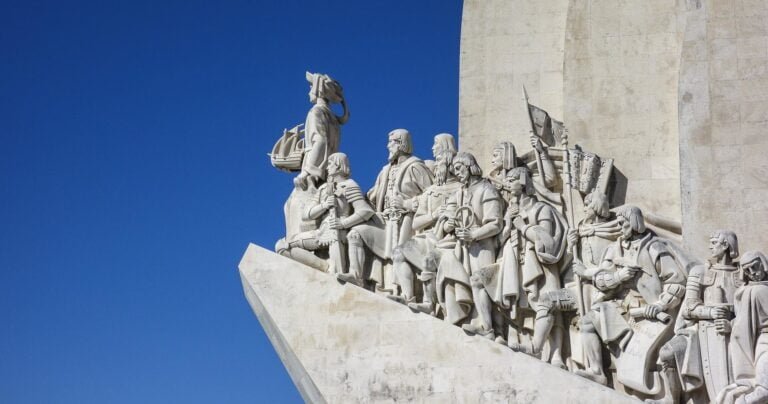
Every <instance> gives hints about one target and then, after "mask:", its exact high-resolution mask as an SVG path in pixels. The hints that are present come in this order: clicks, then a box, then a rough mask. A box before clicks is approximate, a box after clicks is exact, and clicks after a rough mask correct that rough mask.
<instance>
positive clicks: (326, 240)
mask: <svg viewBox="0 0 768 404" xmlns="http://www.w3.org/2000/svg"><path fill="white" fill-rule="evenodd" d="M325 170H326V173H324V175H325V174H327V181H326V182H325V183H324V184H323V185H321V186H320V188H319V189H318V190H317V193H316V194H315V199H314V200H313V201H312V203H311V204H310V205H309V207H308V208H307V210H306V212H304V220H315V219H320V220H321V224H320V228H319V229H317V230H310V231H306V232H302V233H299V234H298V235H297V236H295V237H293V238H292V239H291V240H290V241H288V242H286V241H285V240H280V242H278V253H280V254H282V255H285V256H288V257H290V258H293V259H294V260H296V261H299V262H301V263H303V264H306V265H308V266H311V267H314V268H316V269H320V270H323V271H325V270H327V271H328V272H330V273H334V274H338V273H342V272H344V271H346V267H347V266H346V243H347V239H346V229H348V228H350V227H352V226H355V225H357V224H359V223H363V222H365V221H367V220H368V219H370V218H371V216H373V209H372V208H371V205H369V204H368V202H367V201H366V200H365V197H364V196H363V193H362V191H361V190H360V186H359V185H357V182H355V180H353V179H351V178H349V176H350V174H351V169H350V166H349V159H348V158H347V155H346V154H344V153H334V154H331V155H330V156H328V161H327V164H326V168H325ZM321 250H323V251H325V250H327V254H328V258H329V262H330V264H328V263H327V262H326V261H325V260H323V259H321V258H319V257H318V256H316V255H315V254H313V253H312V252H317V251H321Z"/></svg>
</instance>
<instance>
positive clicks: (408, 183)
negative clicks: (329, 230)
mask: <svg viewBox="0 0 768 404" xmlns="http://www.w3.org/2000/svg"><path fill="white" fill-rule="evenodd" d="M388 138H389V141H388V142H387V150H388V151H389V163H388V164H387V165H385V166H384V168H383V169H382V170H381V172H380V173H379V176H378V177H377V178H376V183H375V184H374V186H373V188H371V190H370V191H368V199H369V200H370V201H371V203H372V204H373V205H374V207H375V210H376V215H375V216H374V217H373V219H372V220H370V221H367V222H365V223H361V224H359V225H357V226H355V227H353V228H352V229H351V230H350V231H349V233H348V235H347V238H348V240H349V267H350V271H349V273H346V274H339V276H338V277H339V279H340V280H342V281H346V282H352V283H354V284H357V285H363V284H364V282H365V274H363V268H364V265H365V262H366V259H365V258H366V251H370V252H371V253H372V254H373V256H374V260H373V268H372V270H371V273H370V276H369V279H368V280H370V281H373V282H375V283H376V288H377V289H378V290H379V291H382V292H389V293H392V292H394V291H396V288H397V285H395V284H394V279H393V276H392V271H391V265H390V264H391V259H392V250H393V249H394V248H395V247H396V246H398V245H400V244H402V243H404V242H405V241H407V240H408V239H410V238H411V236H412V234H413V213H414V211H415V209H414V207H413V206H412V205H409V206H396V204H395V202H394V201H395V200H400V199H412V198H414V197H416V196H418V195H420V194H422V193H423V192H424V190H426V189H427V188H428V187H429V186H430V185H432V172H431V171H430V170H429V168H427V166H426V165H425V164H424V162H423V161H422V160H421V159H419V158H418V157H416V156H414V155H413V144H412V142H411V134H410V133H409V132H408V131H407V130H405V129H395V130H393V131H392V132H389V136H388Z"/></svg>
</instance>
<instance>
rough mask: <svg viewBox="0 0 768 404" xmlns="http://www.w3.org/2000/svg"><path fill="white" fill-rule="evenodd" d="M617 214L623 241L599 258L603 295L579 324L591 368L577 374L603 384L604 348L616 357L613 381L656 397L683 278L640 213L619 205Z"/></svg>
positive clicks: (670, 252)
mask: <svg viewBox="0 0 768 404" xmlns="http://www.w3.org/2000/svg"><path fill="white" fill-rule="evenodd" d="M616 214H617V219H618V221H619V224H620V225H621V236H620V238H619V240H617V241H616V242H615V243H614V244H612V245H611V246H609V247H608V248H607V249H606V251H605V253H604V255H603V259H602V262H601V264H600V269H599V270H598V272H597V273H596V274H595V275H594V277H593V282H594V285H595V287H596V288H597V289H598V290H599V291H600V292H601V294H600V295H599V296H598V297H597V298H596V300H595V302H594V303H593V304H592V308H591V310H590V311H589V312H588V313H587V314H586V315H585V316H584V317H583V318H582V320H581V327H582V338H583V343H584V350H585V352H586V354H587V358H588V363H589V368H587V369H585V370H577V371H576V373H577V374H580V375H582V376H584V377H587V378H589V379H592V380H594V381H597V382H599V383H602V384H605V383H606V382H607V378H606V375H605V372H604V369H603V358H602V349H601V343H602V344H606V345H608V346H609V348H612V350H613V351H614V352H616V353H617V355H616V362H617V363H616V368H617V369H616V371H617V374H616V378H617V381H618V382H620V383H621V384H622V385H624V386H625V387H626V388H629V389H631V391H633V392H635V393H636V394H640V395H648V396H654V395H658V394H659V393H660V392H661V381H660V376H658V374H657V373H654V372H652V367H653V366H654V365H655V362H656V357H657V355H658V350H659V348H660V347H661V344H662V343H664V342H665V341H666V339H667V338H668V337H669V336H670V334H671V332H672V326H673V322H672V321H671V319H672V318H674V317H675V316H676V315H677V310H678V307H679V305H680V302H681V300H682V298H683V295H684V291H685V280H686V274H685V272H684V269H683V268H681V267H680V265H679V264H678V262H677V260H676V257H675V253H674V251H673V250H672V249H671V248H669V247H668V244H667V243H666V242H664V240H663V239H660V238H658V237H656V235H655V234H653V232H651V231H650V230H646V228H645V222H644V220H643V214H642V211H641V210H640V209H639V208H637V207H635V206H622V207H621V208H619V209H618V210H617V212H616ZM649 378H650V379H651V380H650V381H649V380H648V379H649Z"/></svg>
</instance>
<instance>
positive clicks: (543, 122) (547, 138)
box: [528, 103, 565, 146]
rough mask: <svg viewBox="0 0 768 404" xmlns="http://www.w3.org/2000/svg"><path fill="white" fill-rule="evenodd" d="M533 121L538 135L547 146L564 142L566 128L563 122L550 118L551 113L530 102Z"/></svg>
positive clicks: (529, 106) (529, 108)
mask: <svg viewBox="0 0 768 404" xmlns="http://www.w3.org/2000/svg"><path fill="white" fill-rule="evenodd" d="M528 112H529V113H530V114H531V123H532V125H533V128H534V132H535V134H536V136H538V137H539V138H540V139H541V141H542V142H543V143H544V144H546V145H547V146H558V145H560V143H561V142H562V139H563V133H564V132H565V128H564V126H563V123H562V122H560V121H557V120H554V119H552V118H550V116H549V113H548V112H547V111H545V110H543V109H541V108H539V107H537V106H535V105H533V104H531V103H528Z"/></svg>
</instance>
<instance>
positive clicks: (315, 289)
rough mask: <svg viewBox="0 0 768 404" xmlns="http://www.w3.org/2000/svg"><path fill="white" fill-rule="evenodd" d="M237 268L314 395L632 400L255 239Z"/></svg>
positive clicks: (295, 372) (333, 398)
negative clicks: (342, 279)
mask: <svg viewBox="0 0 768 404" xmlns="http://www.w3.org/2000/svg"><path fill="white" fill-rule="evenodd" d="M240 275H241V278H242V281H243V288H244V291H245V295H246V297H247V299H248V301H249V303H250V305H251V307H252V308H253V310H254V312H255V313H256V315H257V317H258V318H259V321H260V322H261V324H262V326H263V327H264V329H265V331H266V332H267V334H268V336H269V338H270V340H271V341H272V344H273V345H274V346H275V349H276V350H277V352H278V354H279V355H280V357H281V359H282V360H283V363H284V364H285V365H286V368H287V369H288V371H289V373H290V375H291V377H292V378H293V380H294V383H295V384H296V386H297V387H298V389H299V390H300V392H301V394H302V396H303V397H304V399H305V400H306V401H308V402H329V403H337V402H339V403H340V402H395V401H398V402H399V401H408V402H427V403H429V402H434V403H446V402H466V403H474V402H513V403H517V402H520V403H537V402H538V403H554V402H569V403H580V402H583V403H621V402H634V400H633V399H631V398H629V397H627V396H624V395H622V394H621V393H618V392H616V391H613V390H611V389H608V388H605V387H603V386H601V385H598V384H596V383H592V382H590V381H587V380H586V379H583V378H581V377H578V376H575V375H573V374H570V373H568V372H566V371H563V370H560V369H557V368H555V367H552V366H550V365H547V364H545V363H543V362H541V361H538V360H536V359H533V358H530V357H528V356H526V355H523V354H518V353H515V352H512V351H511V350H509V349H507V348H506V347H504V346H502V345H499V344H496V343H494V342H491V341H489V340H485V339H482V338H480V337H473V336H469V335H467V334H465V333H464V332H463V331H462V330H461V329H460V328H458V327H454V326H452V325H449V324H448V323H446V322H443V321H441V320H438V319H435V318H433V317H430V316H427V315H424V314H414V313H413V312H411V311H410V310H409V309H408V308H406V307H405V306H404V305H401V304H398V303H395V302H393V301H390V300H389V299H386V298H384V297H382V296H378V295H374V294H372V293H370V292H367V291H365V290H363V289H361V288H357V287H355V286H351V285H341V284H339V283H338V282H337V281H336V279H335V278H334V277H333V276H331V275H329V274H327V273H322V272H319V271H316V270H313V269H311V268H309V267H307V266H304V265H302V264H299V263H297V262H294V261H292V260H290V259H288V258H285V257H282V256H279V255H277V254H274V253H272V252H271V251H268V250H265V249H263V248H261V247H258V246H256V245H253V244H252V245H250V246H249V247H248V250H247V251H246V253H245V255H244V257H243V259H242V261H241V262H240Z"/></svg>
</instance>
